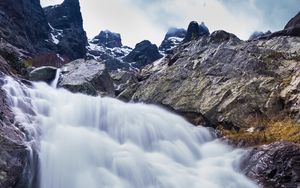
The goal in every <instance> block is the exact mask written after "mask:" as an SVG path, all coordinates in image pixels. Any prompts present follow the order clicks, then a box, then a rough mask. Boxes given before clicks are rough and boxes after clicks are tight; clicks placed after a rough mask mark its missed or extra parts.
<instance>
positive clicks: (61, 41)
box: [44, 0, 88, 60]
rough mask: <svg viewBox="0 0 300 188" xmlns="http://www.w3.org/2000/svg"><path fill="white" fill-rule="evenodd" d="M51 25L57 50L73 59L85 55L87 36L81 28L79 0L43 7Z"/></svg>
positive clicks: (69, 0) (68, 0)
mask: <svg viewBox="0 0 300 188" xmlns="http://www.w3.org/2000/svg"><path fill="white" fill-rule="evenodd" d="M44 11H45V14H46V17H47V20H48V22H49V24H50V27H51V33H50V35H51V37H52V39H53V42H54V43H56V45H57V51H58V52H59V54H61V55H63V56H67V57H68V58H69V59H71V60H74V59H78V58H84V57H85V55H86V46H87V44H88V43H87V37H86V33H85V31H84V30H83V20H82V15H81V12H80V4H79V0H65V1H64V2H63V3H62V4H60V5H55V6H50V7H46V8H44Z"/></svg>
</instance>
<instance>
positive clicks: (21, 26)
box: [0, 0, 52, 53]
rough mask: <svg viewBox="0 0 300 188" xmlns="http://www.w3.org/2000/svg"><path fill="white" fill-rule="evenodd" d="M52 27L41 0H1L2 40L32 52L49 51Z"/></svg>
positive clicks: (0, 31) (0, 32) (0, 35)
mask: <svg viewBox="0 0 300 188" xmlns="http://www.w3.org/2000/svg"><path fill="white" fill-rule="evenodd" d="M49 31H50V28H49V26H48V22H47V20H46V17H45V15H44V11H43V9H42V7H41V5H40V1H39V0H31V1H28V0H1V2H0V40H1V41H0V42H1V43H2V42H4V41H6V42H8V43H10V44H12V45H14V46H16V47H18V48H22V49H25V50H27V51H29V52H31V53H42V52H45V51H49V47H50V48H51V46H52V44H51V42H49V41H47V40H48V38H49Z"/></svg>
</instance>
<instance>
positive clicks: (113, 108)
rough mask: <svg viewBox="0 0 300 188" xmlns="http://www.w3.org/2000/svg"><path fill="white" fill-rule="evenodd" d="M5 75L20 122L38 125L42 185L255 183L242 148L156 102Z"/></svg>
mask: <svg viewBox="0 0 300 188" xmlns="http://www.w3.org/2000/svg"><path fill="white" fill-rule="evenodd" d="M6 80H7V84H6V85H5V86H4V89H5V90H6V91H7V93H8V96H9V98H11V101H12V106H13V107H14V112H15V113H16V115H17V118H18V120H19V121H21V122H23V123H24V125H25V126H27V128H28V129H29V130H31V131H29V132H31V133H32V134H33V135H32V136H34V137H36V138H38V133H37V132H39V131H36V130H39V129H40V130H41V136H40V138H39V139H40V142H39V143H40V173H41V174H40V188H99V187H101V188H186V187H189V188H199V187H203V188H224V187H226V188H252V187H253V188H254V187H257V186H256V185H255V184H254V183H252V182H251V181H250V180H249V179H247V178H246V177H245V176H244V175H242V174H241V173H240V172H238V170H237V165H238V162H239V159H240V157H241V155H242V154H243V151H242V150H233V149H231V148H230V147H229V146H226V145H224V144H222V143H220V142H219V141H218V140H216V139H214V137H213V136H212V135H211V134H210V132H209V131H208V130H207V129H205V128H202V127H194V126H192V125H191V124H189V123H188V122H186V121H185V120H184V119H183V118H181V117H179V116H177V115H174V114H172V113H170V112H167V111H165V110H163V109H161V108H159V107H156V106H153V105H145V104H126V103H123V102H121V101H118V100H116V99H112V98H100V97H91V96H86V95H81V94H72V93H70V92H68V91H66V90H64V89H55V88H52V87H50V86H48V85H46V84H44V83H34V84H33V87H32V88H28V87H25V86H21V85H20V84H19V83H17V82H16V81H14V80H13V79H12V78H9V77H8V78H7V79H6ZM28 109H32V110H33V111H32V112H31V111H30V110H28Z"/></svg>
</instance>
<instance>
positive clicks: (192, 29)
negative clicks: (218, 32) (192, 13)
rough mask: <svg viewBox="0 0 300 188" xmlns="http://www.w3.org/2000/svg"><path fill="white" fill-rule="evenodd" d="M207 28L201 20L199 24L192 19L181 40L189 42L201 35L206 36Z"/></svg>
mask: <svg viewBox="0 0 300 188" xmlns="http://www.w3.org/2000/svg"><path fill="white" fill-rule="evenodd" d="M208 35H209V30H208V28H207V27H206V26H205V24H204V23H203V22H202V23H201V24H200V25H199V24H198V22H196V21H192V22H191V23H190V24H189V26H188V29H187V34H186V36H185V38H184V40H183V42H189V41H192V40H197V39H198V38H199V37H201V36H208Z"/></svg>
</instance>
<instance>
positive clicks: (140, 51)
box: [123, 40, 162, 69]
mask: <svg viewBox="0 0 300 188" xmlns="http://www.w3.org/2000/svg"><path fill="white" fill-rule="evenodd" d="M161 57H162V55H161V54H160V53H159V51H158V48H157V46H156V45H155V44H152V43H151V42H150V41H148V40H144V41H142V42H140V43H138V44H137V45H136V46H135V48H134V49H133V50H132V51H131V52H130V53H129V54H128V55H127V56H125V57H124V58H123V60H124V61H125V62H128V63H131V64H132V66H134V67H135V68H138V69H140V68H142V67H144V66H146V65H148V64H150V63H153V62H154V61H156V60H158V59H160V58H161Z"/></svg>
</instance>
